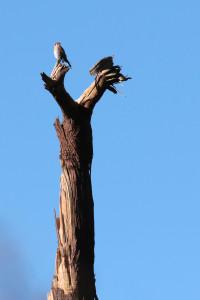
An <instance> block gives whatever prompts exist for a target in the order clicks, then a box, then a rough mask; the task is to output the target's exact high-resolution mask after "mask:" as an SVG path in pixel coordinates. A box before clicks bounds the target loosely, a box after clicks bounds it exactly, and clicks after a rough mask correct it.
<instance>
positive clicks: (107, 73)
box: [41, 57, 130, 300]
mask: <svg viewBox="0 0 200 300" xmlns="http://www.w3.org/2000/svg"><path fill="white" fill-rule="evenodd" d="M68 70H69V67H67V66H66V65H64V64H61V63H60V62H59V61H57V62H56V65H55V67H54V69H53V71H52V74H51V77H48V76H47V75H46V74H45V73H41V76H42V80H43V81H44V82H45V85H44V86H45V89H47V90H48V91H49V92H50V93H51V94H52V95H53V97H54V98H55V100H56V101H57V103H58V104H59V106H60V108H61V110H62V114H63V121H62V123H61V122H60V121H59V118H57V119H56V121H55V124H54V126H55V129H56V132H57V136H58V139H59V142H60V156H59V157H60V162H61V168H62V175H61V178H60V188H61V191H60V199H59V215H60V216H59V217H57V216H56V212H55V223H56V231H57V236H58V248H57V250H56V262H55V274H54V279H53V282H52V287H51V291H50V293H48V297H47V298H48V300H94V299H96V300H97V299H98V298H97V294H96V287H95V275H94V210H93V207H94V204H93V197H92V187H91V177H90V175H91V163H92V157H93V144H92V129H91V124H90V120H91V116H92V111H93V108H94V106H95V104H96V103H97V102H98V101H99V100H100V98H101V96H102V95H103V93H104V92H105V91H106V89H109V90H111V91H112V92H114V93H117V90H116V88H115V87H114V84H115V83H119V82H122V81H126V80H128V79H130V78H128V77H126V76H123V75H122V74H121V73H120V70H121V68H120V67H119V66H114V65H113V57H107V58H104V59H102V60H100V61H99V62H98V63H97V64H96V65H95V66H94V67H93V68H92V69H91V70H90V73H91V74H92V75H95V74H97V76H96V78H95V80H94V82H93V83H92V84H91V85H90V87H89V88H88V89H87V90H86V91H85V92H84V93H83V94H82V96H81V97H80V98H79V99H78V100H76V101H74V100H73V99H72V98H71V96H70V95H69V94H68V93H67V92H66V90H65V88H64V77H65V75H66V73H67V72H68Z"/></svg>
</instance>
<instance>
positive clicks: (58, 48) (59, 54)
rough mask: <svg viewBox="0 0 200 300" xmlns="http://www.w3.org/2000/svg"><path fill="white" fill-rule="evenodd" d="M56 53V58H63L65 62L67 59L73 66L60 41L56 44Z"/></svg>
mask: <svg viewBox="0 0 200 300" xmlns="http://www.w3.org/2000/svg"><path fill="white" fill-rule="evenodd" d="M54 55H55V58H56V59H58V60H62V61H63V62H64V61H65V62H66V63H67V64H68V65H69V66H70V68H71V64H70V62H69V61H68V59H67V55H66V54H65V50H64V49H63V47H61V44H60V43H59V42H57V43H55V44H54Z"/></svg>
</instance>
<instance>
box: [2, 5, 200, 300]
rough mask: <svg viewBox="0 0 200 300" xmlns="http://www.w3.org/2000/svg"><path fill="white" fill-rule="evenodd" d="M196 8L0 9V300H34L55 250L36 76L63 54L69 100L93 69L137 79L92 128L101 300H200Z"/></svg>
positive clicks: (53, 139)
mask: <svg viewBox="0 0 200 300" xmlns="http://www.w3.org/2000/svg"><path fill="white" fill-rule="evenodd" d="M199 10H200V3H199V1H194V0H190V1H184V0H183V1H179V0H173V1H172V0H169V1H158V0H152V1H147V0H146V1H130V0H125V1H123V2H121V1H118V0H117V1H104V0H103V1H101V2H97V1H90V0H89V1H87V2H84V1H82V2H81V1H74V2H70V3H68V2H67V1H64V0H60V1H57V2H55V1H47V0H43V1H37V0H36V1H32V2H29V1H13V0H12V1H11V0H10V1H9V0H8V1H4V2H3V3H2V4H1V12H0V26H1V31H0V32H1V48H0V57H1V72H0V80H1V97H0V111H1V118H0V127H1V133H0V143H1V147H0V163H1V168H0V182H1V189H0V199H1V200H0V201H1V210H0V232H1V241H0V265H1V268H0V270H1V271H0V299H4V300H18V299H19V300H40V299H41V300H42V299H46V294H47V292H48V291H50V287H51V280H52V278H53V274H54V263H55V252H56V247H57V237H56V230H55V224H54V213H53V210H54V208H55V209H56V210H57V211H58V199H59V190H60V187H59V185H60V184H59V178H60V174H61V168H60V162H59V158H58V155H59V142H58V140H57V136H56V132H55V129H54V126H53V123H54V121H55V118H56V117H57V116H58V115H59V116H60V117H61V112H60V109H59V107H58V106H57V104H56V103H55V101H54V99H53V98H52V96H51V95H50V94H49V93H48V92H47V91H46V90H44V87H43V83H42V80H41V78H40V72H46V73H47V74H50V73H51V71H52V68H53V66H54V64H55V62H56V60H55V58H54V56H53V44H54V42H58V41H60V42H61V43H62V45H63V47H64V48H65V50H66V53H67V55H68V59H69V61H70V63H71V64H72V70H70V72H69V73H68V74H67V76H66V79H65V86H66V89H67V91H68V92H69V93H70V95H71V96H72V97H73V98H74V99H77V98H79V97H80V95H81V94H82V92H83V91H84V90H85V89H86V88H87V87H88V86H89V85H90V84H91V82H92V81H93V77H91V76H90V74H89V72H88V70H89V69H90V68H91V67H92V66H93V65H94V64H95V63H96V62H97V61H98V60H99V59H100V58H102V57H104V56H108V55H113V54H114V55H115V59H114V62H115V63H116V64H119V65H122V66H123V73H124V74H125V75H126V74H128V75H129V76H131V77H132V80H130V81H128V82H126V83H125V84H124V87H121V86H119V87H118V88H119V90H120V91H121V92H122V93H123V94H125V95H126V97H125V98H124V97H122V96H121V95H114V94H112V93H110V92H109V91H107V92H106V93H105V94H104V96H103V98H102V99H101V101H100V102H99V103H98V104H97V105H96V107H95V110H94V114H93V118H92V126H93V139H94V160H93V165H92V184H93V196H94V204H95V228H96V248H95V253H96V259H95V273H96V279H97V292H98V296H99V299H101V300H108V299H120V300H121V299H126V300H146V299H148V300H168V299H170V300H177V299H181V300H186V299H187V300H188V299H198V298H199V295H200V287H199V281H200V256H199V253H200V238H199V228H200V218H199V211H200V203H199V200H200V188H199V181H200V159H199V154H200V139H199V132H200V118H199V110H200V101H199V100H200V92H199V79H200V77H199V74H200V59H199V53H200V42H199V36H200V21H199Z"/></svg>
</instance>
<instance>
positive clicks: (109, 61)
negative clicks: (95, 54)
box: [89, 56, 114, 76]
mask: <svg viewBox="0 0 200 300" xmlns="http://www.w3.org/2000/svg"><path fill="white" fill-rule="evenodd" d="M113 57H114V56H107V57H104V58H102V59H100V60H99V61H98V62H97V63H96V64H95V65H94V66H93V67H92V68H91V69H90V70H89V72H90V74H91V75H92V76H94V75H95V74H97V73H99V72H101V71H103V70H107V69H112V67H113Z"/></svg>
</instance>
